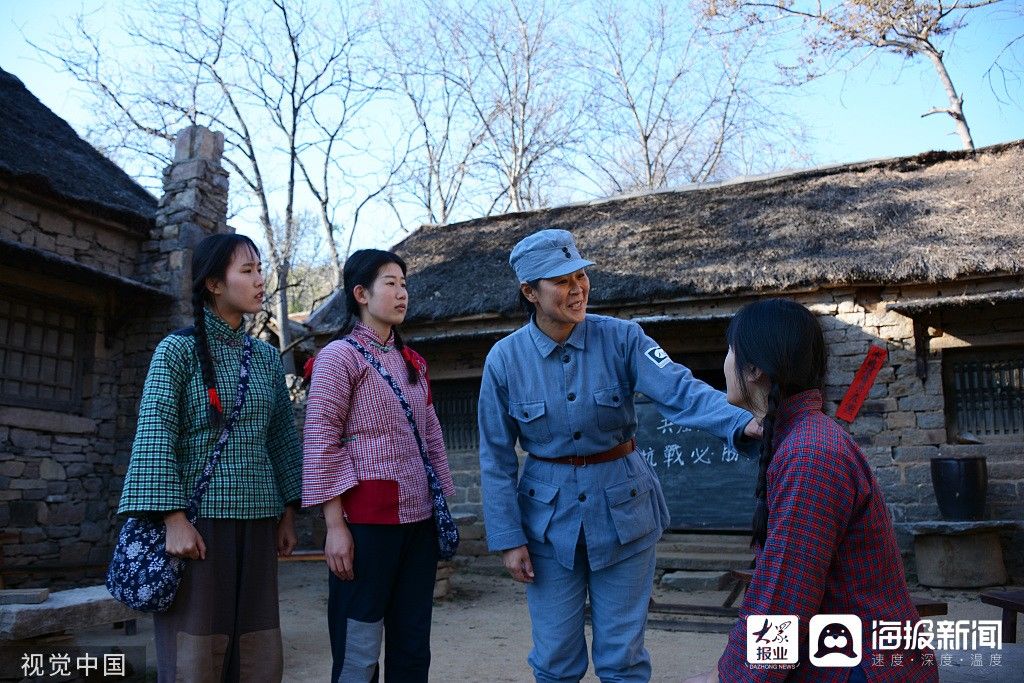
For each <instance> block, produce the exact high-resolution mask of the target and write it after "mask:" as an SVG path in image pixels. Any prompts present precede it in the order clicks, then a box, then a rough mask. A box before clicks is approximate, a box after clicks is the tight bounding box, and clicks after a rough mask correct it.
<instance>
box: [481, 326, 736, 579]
mask: <svg viewBox="0 0 1024 683" xmlns="http://www.w3.org/2000/svg"><path fill="white" fill-rule="evenodd" d="M634 392H641V393H643V394H645V395H646V396H648V397H650V399H651V400H652V401H653V402H654V403H655V404H656V405H657V406H658V409H659V410H660V412H661V413H662V414H663V415H664V416H665V418H666V419H668V420H671V421H672V422H675V423H677V424H680V425H683V426H686V427H691V428H695V429H703V430H706V431H708V432H710V433H712V434H714V435H716V436H719V437H720V438H722V439H725V440H727V441H728V442H729V444H730V445H731V446H733V447H734V448H736V449H737V450H741V451H742V450H747V451H751V450H754V449H756V441H753V440H748V439H745V438H744V437H743V436H742V434H743V428H744V427H745V426H746V424H747V423H748V422H749V421H750V420H751V419H753V418H752V415H751V414H750V413H748V412H747V411H745V410H741V409H739V408H736V407H734V406H732V405H730V404H729V403H727V402H726V400H725V395H724V394H723V393H722V392H720V391H718V390H716V389H714V388H712V387H710V386H709V385H707V384H705V383H704V382H702V381H700V380H698V379H695V378H694V377H693V375H692V374H691V373H690V371H689V370H688V369H687V368H686V367H684V366H682V365H679V364H678V363H673V362H672V361H671V359H669V357H668V355H667V354H666V353H665V352H664V351H663V350H662V349H661V347H660V346H659V345H658V343H657V342H655V341H654V340H653V339H651V338H650V337H648V336H647V335H646V334H645V333H644V331H643V329H641V327H640V325H638V324H636V323H634V322H630V321H626V320H620V319H618V318H610V317H606V316H601V315H587V316H586V319H585V320H584V321H583V322H582V323H580V324H578V325H576V327H575V328H574V329H573V331H572V334H570V335H569V338H568V339H567V340H566V341H565V343H564V344H563V345H558V344H557V343H555V342H554V341H553V340H552V339H551V338H550V337H548V336H547V335H546V334H544V333H543V332H541V330H540V328H538V327H537V325H536V324H535V323H533V322H531V323H529V324H527V325H525V326H523V327H522V328H520V329H518V330H516V331H515V332H513V333H512V334H510V335H509V336H507V337H505V338H504V339H502V340H501V341H499V342H498V343H497V344H495V345H494V348H493V349H491V352H490V353H489V354H488V355H487V361H486V363H485V364H484V375H483V382H482V385H481V387H480V406H479V426H480V473H481V479H482V485H483V507H484V522H485V525H486V528H487V544H488V547H489V548H490V549H491V550H507V549H509V548H517V547H519V546H522V545H527V546H528V549H529V550H530V552H531V553H533V554H538V553H539V554H543V555H545V556H549V557H550V556H554V557H555V558H556V559H557V560H558V562H559V563H560V564H562V565H563V566H565V567H567V568H569V569H571V568H572V566H573V561H574V556H575V550H576V545H577V542H578V541H579V539H580V537H581V533H580V532H581V526H582V531H583V538H584V539H585V542H586V546H587V555H588V558H589V562H590V567H591V569H594V570H598V569H602V568H604V567H607V566H609V565H612V564H615V563H616V562H619V561H621V560H624V559H626V558H628V557H631V556H632V555H634V554H636V553H638V552H640V551H641V550H644V549H646V548H649V547H650V546H651V545H652V544H654V543H656V542H657V540H658V538H659V537H660V536H661V534H662V533H663V532H664V530H665V529H666V528H667V527H668V522H669V516H668V508H667V506H666V505H665V498H664V495H663V494H662V491H661V484H660V483H659V481H658V478H657V475H656V474H655V473H654V470H653V469H652V468H651V467H650V465H649V464H648V463H647V462H646V461H645V460H644V459H643V458H642V457H640V456H639V455H638V454H637V453H636V452H635V451H634V452H633V453H632V454H630V455H629V456H627V457H625V458H620V459H619V460H615V461H612V462H607V463H601V464H596V465H588V466H585V467H573V466H571V465H567V464H561V463H546V462H544V461H543V460H537V459H534V458H528V459H527V461H526V464H525V465H524V467H523V474H522V477H521V478H518V481H517V475H518V470H519V460H518V458H517V456H516V450H515V444H516V440H517V439H518V441H519V444H520V446H521V447H522V448H523V449H524V450H526V451H527V452H529V453H531V454H533V455H535V456H538V457H539V458H541V459H543V458H555V457H559V456H566V455H576V456H586V455H593V454H595V453H601V452H604V451H606V450H609V449H611V448H613V447H614V446H616V445H617V444H620V443H623V442H625V441H628V440H629V439H631V438H632V437H633V436H634V435H635V433H636V412H635V410H634V407H633V393H634ZM694 502H695V504H696V503H697V502H698V501H694ZM552 553H553V555H552Z"/></svg>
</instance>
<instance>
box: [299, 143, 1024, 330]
mask: <svg viewBox="0 0 1024 683" xmlns="http://www.w3.org/2000/svg"><path fill="white" fill-rule="evenodd" d="M541 228H564V229H567V230H570V231H572V232H573V234H574V235H575V236H576V240H577V243H578V245H579V247H580V251H581V252H582V253H583V255H584V257H585V258H588V259H590V260H592V261H595V262H596V263H597V265H596V266H593V267H592V268H591V269H590V274H591V281H592V284H593V290H592V293H591V298H590V301H591V305H592V306H602V305H617V304H624V303H626V304H628V303H644V302H650V301H661V300H673V299H681V298H702V297H718V296H722V295H739V294H756V293H767V292H784V291H786V290H792V289H796V288H815V287H835V286H843V285H850V284H861V283H874V284H887V285H891V284H901V283H913V282H919V283H924V282H942V281H950V280H957V279H960V278H964V277H969V276H982V275H998V274H1005V273H1012V274H1020V273H1024V140H1022V141H1017V142H1013V143H1008V144H1004V145H999V146H994V147H989V148H985V149H981V150H978V151H976V152H974V153H967V152H930V153H927V154H922V155H918V156H914V157H906V158H899V159H887V160H880V161H871V162H864V163H857V164H850V165H845V166H835V167H830V168H822V169H814V170H810V171H803V172H798V173H789V174H780V175H775V176H770V177H765V178H759V179H749V180H740V181H734V182H727V183H721V184H717V185H713V186H702V187H701V186H698V187H692V188H686V189H683V190H677V191H670V192H659V193H653V194H646V195H640V196H632V197H624V198H616V199H611V200H607V201H601V202H591V203H587V204H577V205H572V206H565V207H559V208H553V209H545V210H540V211H532V212H524V213H516V214H508V215H504V216H495V217H490V218H480V219H477V220H472V221H466V222H463V223H456V224H453V225H443V226H434V225H430V226H423V227H421V228H420V229H419V230H417V231H416V232H415V233H413V234H412V235H410V236H409V237H408V238H406V239H405V240H404V241H402V242H401V243H399V244H398V245H396V247H395V251H397V252H398V253H399V254H401V255H402V256H403V258H405V259H406V261H407V262H408V264H409V269H410V279H409V287H410V303H411V310H410V316H409V319H408V321H409V322H417V321H426V320H444V319H452V318H460V317H467V316H494V315H497V316H502V317H508V316H513V315H515V290H516V283H515V279H514V277H513V275H512V271H511V268H510V267H509V265H508V254H509V251H510V250H511V249H512V246H513V245H514V244H515V243H516V242H517V241H518V240H519V239H521V238H522V237H524V236H526V235H527V234H529V233H531V232H533V231H535V230H538V229H541ZM342 306H343V304H342V302H341V297H334V299H333V301H329V302H327V303H325V305H324V307H322V308H321V310H319V311H316V312H315V313H314V315H313V316H312V317H311V320H310V325H311V326H313V327H314V328H316V329H326V328H329V327H330V326H331V324H333V323H335V322H336V320H338V319H340V318H341V316H342V314H343V310H342Z"/></svg>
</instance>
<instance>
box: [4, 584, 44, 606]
mask: <svg viewBox="0 0 1024 683" xmlns="http://www.w3.org/2000/svg"><path fill="white" fill-rule="evenodd" d="M49 597H50V590H49V589H48V588H8V589H5V590H0V605H38V604H39V603H41V602H46V599H47V598H49Z"/></svg>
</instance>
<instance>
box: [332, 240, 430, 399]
mask: <svg viewBox="0 0 1024 683" xmlns="http://www.w3.org/2000/svg"><path fill="white" fill-rule="evenodd" d="M389 263H394V264H395V265H397V266H398V267H399V268H401V269H402V275H403V276H405V274H406V266H405V261H403V260H402V257H401V256H399V255H398V254H395V253H394V252H391V251H382V250H381V249H360V250H358V251H355V252H353V253H352V254H351V255H350V256H349V257H348V258H347V259H345V268H344V271H343V272H342V281H343V286H344V288H345V313H346V315H345V322H344V323H343V324H342V326H341V329H340V330H338V333H337V334H335V335H334V337H333V339H341V338H342V337H344V336H346V335H347V334H349V333H350V332H351V331H352V329H353V328H354V327H355V326H356V322H358V321H359V313H360V309H359V302H358V301H356V291H355V290H356V287H357V286H359V285H362V286H363V287H364V288H366V289H370V288H371V287H373V283H374V281H375V280H376V279H377V276H378V275H379V274H380V269H381V268H383V267H384V266H386V265H388V264H389ZM391 331H392V333H393V334H394V337H395V348H396V349H398V350H399V352H401V354H402V358H403V359H404V360H405V367H406V370H408V373H409V384H416V383H417V382H418V381H419V378H420V369H419V368H418V367H416V363H415V362H413V356H412V354H410V353H408V352H407V351H406V346H405V341H404V340H403V339H402V335H401V333H400V332H399V331H398V327H392V328H391ZM333 339H332V341H333Z"/></svg>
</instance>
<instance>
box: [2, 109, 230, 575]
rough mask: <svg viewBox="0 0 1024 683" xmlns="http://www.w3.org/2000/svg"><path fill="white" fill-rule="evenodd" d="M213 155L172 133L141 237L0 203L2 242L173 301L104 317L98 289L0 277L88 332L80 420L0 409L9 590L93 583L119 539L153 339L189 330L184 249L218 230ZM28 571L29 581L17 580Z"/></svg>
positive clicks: (222, 207)
mask: <svg viewBox="0 0 1024 683" xmlns="http://www.w3.org/2000/svg"><path fill="white" fill-rule="evenodd" d="M222 151H223V136H222V135H220V134H217V133H212V132H210V131H209V130H206V129H204V128H190V129H186V130H185V131H183V132H182V134H181V135H180V136H179V138H178V144H177V145H176V156H175V163H174V164H172V165H171V166H170V167H169V168H168V169H167V171H166V172H165V174H164V185H165V190H166V194H165V196H164V198H163V199H162V201H161V204H160V209H159V210H158V214H157V217H156V220H155V221H154V225H153V227H152V228H151V229H150V230H149V233H148V234H144V233H140V232H139V231H136V230H134V229H129V228H126V227H124V226H117V225H116V224H111V223H110V222H109V221H101V220H90V219H89V217H88V216H83V215H81V214H80V212H79V211H78V210H75V209H71V208H66V210H65V211H64V212H63V213H62V212H61V211H60V210H59V207H56V208H55V207H54V206H53V205H52V203H51V202H49V201H44V200H42V199H38V200H37V201H35V203H33V202H32V201H28V200H27V199H26V198H25V196H23V195H17V196H14V195H7V194H4V193H2V192H0V236H3V237H4V238H6V239H17V240H18V241H20V242H22V243H23V244H27V245H31V246H35V247H36V248H39V249H46V250H49V251H52V252H54V253H57V254H59V255H61V256H64V257H67V258H72V259H75V260H77V261H79V262H80V263H84V264H87V265H92V266H95V267H97V268H102V269H103V270H105V271H107V272H114V273H117V274H118V275H121V276H124V277H129V278H132V279H135V280H138V281H140V282H143V283H146V284H149V285H151V286H154V287H158V288H160V289H163V290H164V291H166V292H168V293H169V294H171V295H173V297H174V300H173V303H171V304H169V301H170V300H168V301H163V302H153V301H150V302H149V303H145V302H137V301H132V302H131V303H130V304H126V305H123V306H121V307H120V308H118V307H117V306H114V308H113V309H111V308H110V302H111V301H112V300H113V301H115V302H117V301H118V299H119V295H118V293H117V292H114V291H108V290H106V289H104V287H105V285H97V286H95V287H82V286H81V285H79V284H71V283H62V282H60V281H59V279H55V278H44V277H42V276H39V275H37V274H33V273H27V272H24V271H17V269H16V268H9V267H0V283H4V282H11V283H15V282H16V283H17V284H18V285H19V286H20V287H23V288H27V289H28V290H29V291H39V292H41V293H45V294H47V295H49V296H52V297H58V298H61V299H65V300H67V301H71V302H74V303H75V304H76V305H81V306H83V307H85V308H86V309H87V310H89V311H90V312H91V313H90V316H89V318H90V320H91V321H93V322H92V328H91V329H90V330H89V334H90V344H89V346H90V353H91V356H90V363H89V367H88V368H87V372H86V378H85V387H84V397H83V398H84V401H83V404H82V410H81V411H80V414H73V415H72V414H67V413H60V412H54V411H48V410H36V409H28V408H17V407H5V406H0V526H2V527H3V528H4V529H5V531H4V532H3V535H2V537H0V541H2V544H3V573H4V579H5V583H6V584H7V585H8V586H49V587H51V588H60V587H64V586H66V585H68V584H83V583H95V582H96V581H98V580H100V578H101V577H102V573H103V571H104V565H105V564H106V562H107V561H108V560H109V557H110V552H111V549H112V547H113V543H114V541H115V540H116V536H117V532H118V530H119V528H120V520H118V519H117V517H116V514H115V512H116V509H117V504H118V501H119V498H120V493H121V488H122V485H123V481H124V475H125V472H126V471H127V465H128V459H129V456H130V453H131V442H132V438H133V437H134V433H135V420H136V415H137V410H138V402H139V398H140V393H141V390H142V385H143V382H144V380H145V376H146V372H147V369H148V366H149V359H150V357H151V356H152V352H153V349H154V348H155V346H156V344H157V343H158V342H159V340H160V339H161V338H162V337H164V336H165V335H166V334H167V333H168V332H170V331H171V330H174V329H177V328H180V327H183V326H186V325H188V324H190V323H191V320H192V310H191V306H190V305H189V304H188V298H187V292H188V290H189V288H190V283H191V278H190V269H191V250H192V248H193V247H194V245H195V244H196V243H197V242H198V241H199V240H200V239H202V237H204V236H206V235H207V234H209V233H211V232H213V231H226V230H228V228H227V225H226V222H225V216H226V208H227V188H228V182H227V173H226V172H225V171H224V170H223V168H222V167H221V166H220V154H221V152H222ZM0 189H2V188H0ZM29 199H31V198H29ZM90 230H91V231H92V232H90ZM76 235H77V236H76ZM81 235H86V236H87V237H80V236H81ZM76 240H81V242H79V241H76ZM90 240H91V241H90ZM129 306H130V307H129ZM112 323H113V324H112ZM29 566H30V567H31V568H32V569H33V572H32V573H25V572H24V571H19V570H22V569H24V568H26V567H29Z"/></svg>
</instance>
